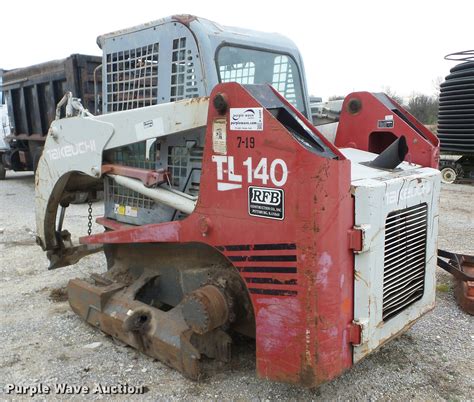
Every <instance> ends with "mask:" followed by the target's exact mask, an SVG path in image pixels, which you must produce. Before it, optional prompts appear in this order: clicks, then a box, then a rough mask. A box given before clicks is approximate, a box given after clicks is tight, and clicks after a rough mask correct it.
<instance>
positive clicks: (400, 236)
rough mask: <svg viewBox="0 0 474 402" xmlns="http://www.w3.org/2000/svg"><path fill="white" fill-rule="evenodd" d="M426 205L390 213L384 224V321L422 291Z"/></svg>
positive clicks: (424, 264)
mask: <svg viewBox="0 0 474 402" xmlns="http://www.w3.org/2000/svg"><path fill="white" fill-rule="evenodd" d="M427 214H428V208H427V205H426V204H420V205H416V206H414V207H410V208H406V209H402V210H399V211H394V212H391V213H390V214H389V215H388V216H387V220H386V223H385V256H384V276H383V312H382V318H383V320H384V321H387V320H388V319H390V318H392V317H394V316H395V315H397V314H398V313H400V312H401V311H402V310H404V309H405V308H407V307H408V306H409V305H410V304H412V303H414V302H415V301H417V300H419V299H421V298H422V296H423V292H424V279H425V266H426V233H427Z"/></svg>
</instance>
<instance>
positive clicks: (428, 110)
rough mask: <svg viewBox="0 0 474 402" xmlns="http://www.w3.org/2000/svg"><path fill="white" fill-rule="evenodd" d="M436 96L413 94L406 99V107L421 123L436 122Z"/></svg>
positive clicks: (437, 103)
mask: <svg viewBox="0 0 474 402" xmlns="http://www.w3.org/2000/svg"><path fill="white" fill-rule="evenodd" d="M438 105H439V101H438V97H437V96H427V95H423V94H414V95H412V96H411V98H410V100H409V101H408V106H407V109H408V111H409V112H410V113H411V114H412V115H413V116H415V117H416V118H417V119H418V120H419V121H420V122H421V123H423V124H429V125H431V124H436V123H437V122H438Z"/></svg>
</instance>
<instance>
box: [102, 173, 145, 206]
mask: <svg viewBox="0 0 474 402" xmlns="http://www.w3.org/2000/svg"><path fill="white" fill-rule="evenodd" d="M104 188H105V191H104V198H105V200H106V201H108V202H113V203H114V204H118V205H126V206H129V207H135V208H140V209H142V208H145V209H152V207H153V204H154V201H153V200H152V199H151V198H148V197H145V196H144V195H142V194H140V193H137V192H136V191H132V190H130V189H128V188H127V187H124V186H120V185H119V184H117V183H115V181H114V180H113V179H111V178H109V177H107V178H106V179H105V186H104Z"/></svg>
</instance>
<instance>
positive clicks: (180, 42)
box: [170, 37, 199, 102]
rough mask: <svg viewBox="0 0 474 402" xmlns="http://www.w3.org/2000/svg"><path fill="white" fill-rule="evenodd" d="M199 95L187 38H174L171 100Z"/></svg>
mask: <svg viewBox="0 0 474 402" xmlns="http://www.w3.org/2000/svg"><path fill="white" fill-rule="evenodd" d="M197 96H199V94H198V88H197V76H196V69H195V67H194V62H193V56H192V54H191V50H190V49H187V48H186V38H184V37H183V38H178V39H174V40H173V52H172V56H171V92H170V102H173V101H177V100H180V99H184V98H196V97H197Z"/></svg>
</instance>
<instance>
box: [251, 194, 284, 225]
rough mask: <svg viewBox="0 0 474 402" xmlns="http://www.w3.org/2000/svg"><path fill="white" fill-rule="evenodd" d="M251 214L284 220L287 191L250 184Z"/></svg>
mask: <svg viewBox="0 0 474 402" xmlns="http://www.w3.org/2000/svg"><path fill="white" fill-rule="evenodd" d="M249 215H250V216H257V217H259V218H267V219H277V220H283V219H284V218H285V193H284V191H283V190H282V189H279V188H267V187H254V186H249Z"/></svg>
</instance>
